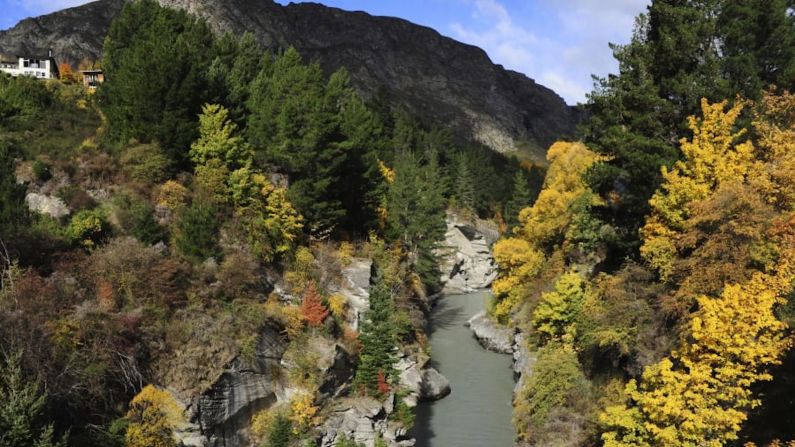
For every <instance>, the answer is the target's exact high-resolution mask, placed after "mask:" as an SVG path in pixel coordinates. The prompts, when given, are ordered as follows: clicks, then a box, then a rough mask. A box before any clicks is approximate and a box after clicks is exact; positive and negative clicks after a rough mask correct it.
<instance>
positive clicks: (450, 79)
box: [0, 0, 581, 164]
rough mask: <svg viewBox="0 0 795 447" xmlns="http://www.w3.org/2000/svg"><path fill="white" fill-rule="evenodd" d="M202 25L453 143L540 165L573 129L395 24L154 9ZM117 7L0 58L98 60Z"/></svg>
mask: <svg viewBox="0 0 795 447" xmlns="http://www.w3.org/2000/svg"><path fill="white" fill-rule="evenodd" d="M160 2H161V3H162V4H163V5H166V6H170V7H175V8H182V9H185V10H187V11H189V12H192V13H195V14H197V15H199V16H201V17H203V18H205V19H206V20H207V21H208V22H209V23H210V25H211V26H212V27H213V28H214V29H215V30H216V31H218V32H231V33H232V34H234V35H241V34H242V33H243V32H244V31H249V32H251V33H253V34H254V36H255V37H256V38H257V40H258V41H259V42H260V43H261V44H262V45H263V46H265V47H268V48H285V47H288V46H293V47H295V48H297V49H298V50H299V51H300V52H301V54H302V55H303V56H304V57H305V58H306V59H307V60H310V61H318V62H319V63H320V65H321V66H322V67H323V69H324V70H325V71H326V72H327V73H330V72H331V71H334V70H336V69H338V68H340V67H346V68H347V69H348V71H349V73H350V75H351V78H352V80H353V83H354V85H355V87H356V88H357V90H358V91H359V92H360V93H361V94H363V95H364V96H365V98H368V99H374V98H376V97H377V96H386V97H388V98H389V100H390V101H391V102H393V103H395V104H396V105H400V106H402V107H404V108H406V109H407V110H408V111H409V112H411V113H413V114H415V115H417V116H419V117H421V118H423V119H424V120H426V121H429V122H432V123H435V124H438V125H443V126H449V127H451V128H452V130H453V131H454V134H455V135H456V136H457V137H458V138H459V140H465V141H474V142H479V143H482V144H484V145H486V146H488V147H491V148H493V149H494V150H497V151H500V152H504V153H508V152H518V151H520V150H521V151H522V152H523V153H524V154H525V155H529V156H531V158H532V159H533V161H535V162H537V163H541V164H543V163H545V158H544V156H545V153H546V148H547V147H548V146H549V145H550V144H551V143H552V142H553V141H555V140H557V139H559V138H561V137H565V136H570V135H573V134H574V131H575V127H576V125H577V123H578V122H579V120H580V119H581V112H580V111H579V110H578V109H575V108H572V107H569V106H567V105H566V104H565V102H564V101H563V100H562V99H561V98H560V97H559V96H558V95H557V94H555V92H553V91H552V90H550V89H548V88H546V87H544V86H541V85H539V84H537V83H536V82H535V81H533V80H532V79H530V78H528V77H527V76H525V75H523V74H520V73H516V72H513V71H510V70H506V69H504V68H503V67H502V66H500V65H495V64H494V63H492V62H491V60H490V59H489V57H488V56H487V55H486V53H485V52H484V51H483V50H481V49H479V48H477V47H474V46H471V45H466V44H463V43H460V42H457V41H455V40H453V39H450V38H448V37H445V36H442V35H441V34H439V33H438V32H436V31H434V30H432V29H430V28H426V27H423V26H419V25H415V24H412V23H410V22H407V21H405V20H401V19H397V18H390V17H374V16H371V15H368V14H366V13H363V12H349V11H343V10H341V9H337V8H330V7H326V6H323V5H320V4H317V3H299V4H289V5H287V6H282V5H279V4H278V3H276V2H274V1H272V0H223V1H222V0H160ZM123 4H124V0H99V1H97V2H93V3H89V4H86V5H83V6H79V7H76V8H70V9H66V10H63V11H60V12H56V13H53V14H49V15H45V16H41V17H36V18H30V19H25V20H23V21H21V22H20V23H19V24H18V25H17V26H15V27H13V28H11V29H9V30H6V31H0V52H9V53H35V54H38V53H41V52H42V51H43V52H44V54H46V51H47V49H52V50H53V52H54V54H55V56H56V58H57V59H59V60H71V61H73V62H76V61H79V60H80V59H82V58H85V57H88V58H91V59H97V58H99V57H100V56H101V52H102V43H103V40H104V38H105V35H106V34H107V31H108V29H109V26H110V23H111V20H112V19H113V17H114V16H116V15H117V14H118V13H119V11H121V8H122V6H123Z"/></svg>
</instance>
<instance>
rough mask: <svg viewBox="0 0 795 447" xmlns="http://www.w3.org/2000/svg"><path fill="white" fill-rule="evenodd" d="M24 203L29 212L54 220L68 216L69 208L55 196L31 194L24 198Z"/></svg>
mask: <svg viewBox="0 0 795 447" xmlns="http://www.w3.org/2000/svg"><path fill="white" fill-rule="evenodd" d="M25 203H27V205H28V209H30V210H31V211H35V212H37V213H39V214H46V215H48V216H50V217H53V218H55V219H60V218H61V217H64V216H68V215H69V208H67V206H66V204H65V203H64V202H63V200H61V199H60V198H58V197H55V196H48V195H45V194H39V193H35V192H32V193H29V194H28V195H27V196H25Z"/></svg>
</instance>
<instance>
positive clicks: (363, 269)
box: [335, 258, 373, 329]
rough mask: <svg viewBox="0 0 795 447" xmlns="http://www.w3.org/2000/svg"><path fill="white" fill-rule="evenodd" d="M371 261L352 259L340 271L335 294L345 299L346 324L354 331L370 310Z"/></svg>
mask: <svg viewBox="0 0 795 447" xmlns="http://www.w3.org/2000/svg"><path fill="white" fill-rule="evenodd" d="M372 266H373V261H372V260H371V259H366V258H354V259H352V260H351V263H350V264H348V265H347V266H346V267H345V268H344V269H342V286H341V287H340V288H339V290H335V292H336V293H339V294H341V295H342V296H344V297H345V299H346V301H347V302H348V324H350V325H351V327H353V328H354V329H358V328H359V320H361V318H362V316H363V315H364V313H365V312H367V310H368V309H369V308H370V275H371V273H372V272H371V269H372Z"/></svg>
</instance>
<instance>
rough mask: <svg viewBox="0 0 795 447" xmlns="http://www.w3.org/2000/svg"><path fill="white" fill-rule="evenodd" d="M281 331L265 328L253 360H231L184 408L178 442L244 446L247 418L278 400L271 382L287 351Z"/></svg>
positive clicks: (277, 385) (275, 384)
mask: <svg viewBox="0 0 795 447" xmlns="http://www.w3.org/2000/svg"><path fill="white" fill-rule="evenodd" d="M280 332H281V329H280V328H277V327H275V326H266V327H265V328H264V329H263V330H262V332H261V333H260V337H259V341H258V343H257V349H256V357H255V359H253V360H252V361H249V362H245V363H244V362H242V361H241V360H240V359H235V360H233V361H232V362H231V364H230V365H228V367H227V368H226V369H225V371H224V372H223V373H222V374H221V375H220V376H219V377H218V379H217V380H215V382H214V383H213V384H212V386H210V387H209V388H208V389H207V390H205V391H204V392H202V393H201V395H199V396H197V397H195V398H194V399H193V400H192V401H191V402H190V404H189V405H188V409H187V410H188V414H189V422H190V424H189V425H188V426H187V427H186V429H185V430H183V431H181V432H180V433H178V434H177V435H178V438H179V439H180V440H181V442H182V443H183V444H185V445H188V446H196V447H238V446H243V445H248V444H247V442H248V429H249V425H250V423H251V417H252V416H253V415H254V414H256V413H257V412H258V411H260V410H263V409H266V408H268V407H270V406H271V405H273V404H274V403H275V402H276V401H277V400H278V395H279V394H281V393H282V384H281V383H280V382H279V381H278V380H275V378H276V377H278V375H279V369H280V368H281V366H280V362H281V359H282V356H283V355H284V352H285V350H286V348H287V346H286V343H285V341H284V339H283V337H282V335H281V334H280Z"/></svg>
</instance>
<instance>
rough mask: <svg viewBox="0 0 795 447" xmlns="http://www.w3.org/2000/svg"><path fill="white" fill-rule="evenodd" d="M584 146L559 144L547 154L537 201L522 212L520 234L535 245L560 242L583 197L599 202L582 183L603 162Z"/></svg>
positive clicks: (594, 202)
mask: <svg viewBox="0 0 795 447" xmlns="http://www.w3.org/2000/svg"><path fill="white" fill-rule="evenodd" d="M603 159H604V157H601V156H599V155H598V154H596V153H595V152H593V151H591V150H590V149H588V148H587V147H586V146H585V145H584V144H582V143H570V142H562V141H559V142H557V143H555V144H553V145H552V146H551V147H550V148H549V152H547V160H549V169H548V170H547V175H546V178H545V179H544V187H543V189H542V190H541V193H540V194H539V195H538V199H537V200H536V202H535V203H534V204H533V206H531V207H529V208H525V209H523V210H522V211H521V212H520V213H519V222H520V223H521V226H520V230H519V232H518V233H519V234H521V235H522V237H523V238H524V239H525V240H527V241H529V242H530V243H532V244H533V245H536V246H544V245H545V244H548V243H554V242H557V241H558V240H559V239H560V238H561V237H562V236H563V235H564V234H565V233H566V228H567V227H568V226H569V224H570V223H571V220H572V217H573V212H572V206H573V205H574V204H575V203H576V202H577V201H578V200H580V199H581V198H582V197H583V195H591V196H593V198H592V203H593V204H597V203H598V201H599V199H598V197H597V196H596V195H593V194H592V193H591V191H590V189H589V188H588V185H586V183H585V181H583V175H584V174H585V172H586V171H587V170H588V169H589V168H590V167H591V166H592V165H593V164H594V163H596V162H598V161H601V160H603Z"/></svg>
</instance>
